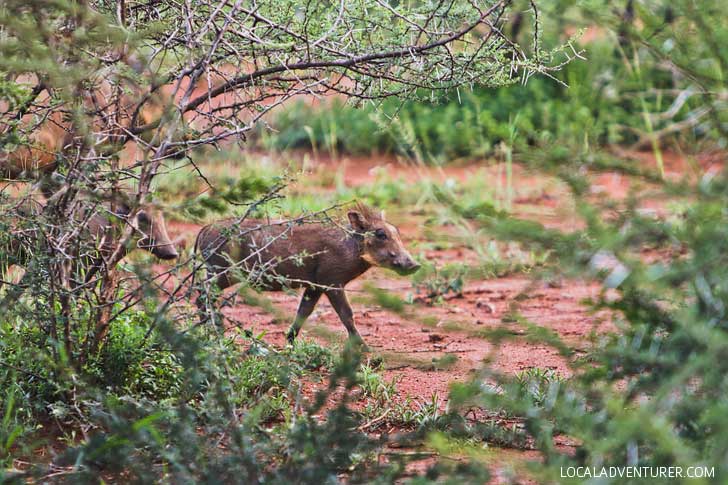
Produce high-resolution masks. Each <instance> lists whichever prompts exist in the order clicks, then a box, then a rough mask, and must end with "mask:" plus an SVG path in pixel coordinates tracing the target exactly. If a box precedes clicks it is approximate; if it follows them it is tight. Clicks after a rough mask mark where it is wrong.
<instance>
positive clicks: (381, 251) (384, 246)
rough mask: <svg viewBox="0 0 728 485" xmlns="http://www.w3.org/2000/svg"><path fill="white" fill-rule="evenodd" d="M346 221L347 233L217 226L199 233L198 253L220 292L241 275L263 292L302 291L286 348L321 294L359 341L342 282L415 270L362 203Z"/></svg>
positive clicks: (390, 231)
mask: <svg viewBox="0 0 728 485" xmlns="http://www.w3.org/2000/svg"><path fill="white" fill-rule="evenodd" d="M348 218H349V223H350V225H349V226H348V227H338V226H334V225H328V224H323V223H310V224H285V223H274V224H273V225H270V224H266V223H265V222H263V221H253V220H246V221H243V222H242V223H238V222H237V221H235V220H227V221H222V222H219V223H216V224H211V225H209V226H206V227H204V228H202V229H201V230H200V233H199V234H198V236H197V241H196V243H195V251H196V252H197V253H198V254H199V255H201V256H202V257H203V259H204V260H205V262H206V265H207V269H208V275H210V276H212V277H216V279H217V284H218V286H219V287H220V288H221V289H224V288H227V287H229V286H231V285H233V284H235V283H237V282H238V278H237V276H239V275H240V274H241V273H242V274H243V275H244V276H245V277H246V279H247V280H248V281H250V282H251V283H252V284H253V285H255V286H257V287H259V288H261V289H264V290H268V291H278V290H282V289H284V288H301V287H302V288H305V290H304V293H303V296H302V298H301V302H300V304H299V307H298V312H297V314H296V318H295V320H294V321H293V324H292V325H291V327H290V329H289V331H288V334H287V338H288V341H289V342H290V343H292V342H293V340H294V339H295V338H296V336H297V335H298V332H299V330H300V329H301V327H302V326H303V323H304V322H305V321H306V319H307V318H308V317H309V316H310V315H311V313H312V312H313V309H314V308H315V306H316V304H317V303H318V300H319V299H320V298H321V296H322V295H324V294H325V295H326V296H327V297H328V299H329V301H330V302H331V305H332V306H333V307H334V310H336V313H337V314H338V316H339V318H340V319H341V322H342V323H343V324H344V326H345V327H346V330H347V332H348V334H349V337H350V338H356V339H360V337H359V334H358V332H357V330H356V327H355V325H354V314H353V312H352V309H351V306H350V305H349V302H348V300H347V298H346V293H345V291H344V287H345V286H346V285H347V283H349V282H350V281H352V280H354V279H355V278H357V277H358V276H360V275H362V274H363V273H364V272H365V271H367V270H368V269H369V268H371V267H372V266H381V267H384V268H389V269H392V270H394V271H397V272H398V273H400V274H410V273H413V272H415V271H417V269H419V264H418V263H417V262H415V260H414V259H413V258H412V256H411V255H410V254H409V252H407V250H406V249H405V247H404V245H403V244H402V240H401V239H400V236H399V230H398V229H397V228H396V227H394V226H393V225H391V224H389V223H388V222H386V221H385V220H384V217H383V214H379V213H375V212H374V211H373V210H371V209H369V208H367V207H365V206H361V205H360V206H358V207H357V209H356V210H352V211H350V212H349V213H348Z"/></svg>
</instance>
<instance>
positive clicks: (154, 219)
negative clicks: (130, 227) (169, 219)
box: [136, 209, 179, 259]
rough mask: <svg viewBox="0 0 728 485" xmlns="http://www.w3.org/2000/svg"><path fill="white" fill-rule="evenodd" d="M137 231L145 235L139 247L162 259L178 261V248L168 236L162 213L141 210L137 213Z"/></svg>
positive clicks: (138, 244) (140, 240)
mask: <svg viewBox="0 0 728 485" xmlns="http://www.w3.org/2000/svg"><path fill="white" fill-rule="evenodd" d="M136 220H137V229H138V230H139V231H140V232H141V233H142V234H143V235H144V236H143V237H142V238H141V239H139V242H138V243H137V247H139V248H141V249H144V250H146V251H149V252H150V253H152V254H153V255H155V256H156V257H158V258H160V259H176V258H177V257H178V256H179V253H178V252H177V248H175V246H174V243H173V242H172V240H171V239H170V238H169V235H168V234H167V227H166V226H165V224H164V217H163V216H162V214H161V213H160V212H157V211H151V210H144V209H143V210H140V211H139V212H138V213H137V217H136Z"/></svg>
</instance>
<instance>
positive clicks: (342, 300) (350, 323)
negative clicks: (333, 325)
mask: <svg viewBox="0 0 728 485" xmlns="http://www.w3.org/2000/svg"><path fill="white" fill-rule="evenodd" d="M326 296H327V297H328V299H329V301H330V302H331V306H333V307H334V310H336V314H337V315H339V319H340V320H341V323H343V324H344V327H346V331H347V332H349V338H350V339H351V340H352V341H357V342H360V343H363V340H362V338H361V336H360V335H359V332H357V331H356V327H355V326H354V312H353V310H352V309H351V305H350V304H349V300H348V299H347V298H346V293H345V292H344V289H343V288H336V289H333V290H328V291H326Z"/></svg>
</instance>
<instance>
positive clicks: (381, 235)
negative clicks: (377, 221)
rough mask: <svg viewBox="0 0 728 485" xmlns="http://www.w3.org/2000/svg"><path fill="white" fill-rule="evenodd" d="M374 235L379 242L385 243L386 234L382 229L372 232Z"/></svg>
mask: <svg viewBox="0 0 728 485" xmlns="http://www.w3.org/2000/svg"><path fill="white" fill-rule="evenodd" d="M374 235H375V236H377V239H379V240H380V241H386V240H387V233H386V232H384V229H377V230H376V231H375V232H374Z"/></svg>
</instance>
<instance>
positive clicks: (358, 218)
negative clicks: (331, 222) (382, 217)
mask: <svg viewBox="0 0 728 485" xmlns="http://www.w3.org/2000/svg"><path fill="white" fill-rule="evenodd" d="M347 216H349V222H350V223H351V227H352V228H353V229H354V230H355V231H356V232H367V230H368V229H369V224H368V223H367V220H366V219H365V218H364V216H363V215H362V214H361V212H359V211H349V213H348V214H347Z"/></svg>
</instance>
